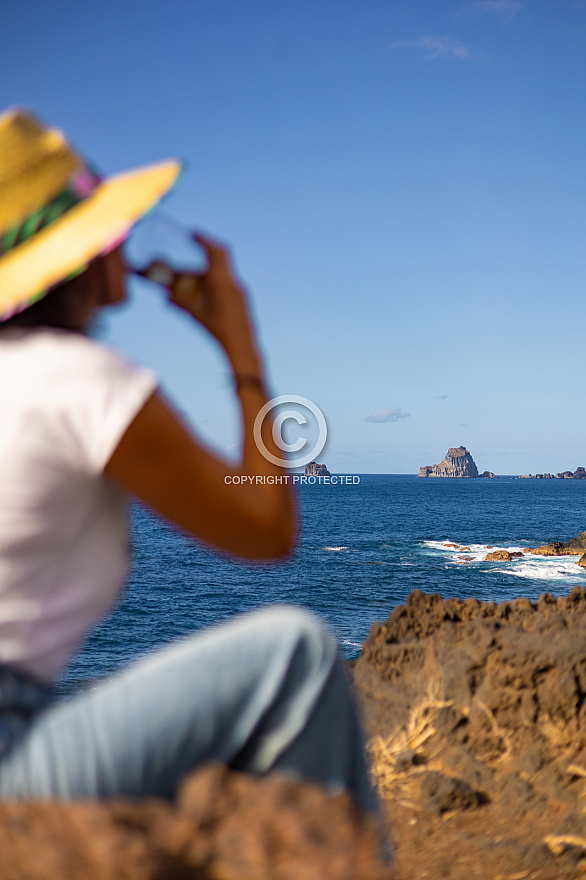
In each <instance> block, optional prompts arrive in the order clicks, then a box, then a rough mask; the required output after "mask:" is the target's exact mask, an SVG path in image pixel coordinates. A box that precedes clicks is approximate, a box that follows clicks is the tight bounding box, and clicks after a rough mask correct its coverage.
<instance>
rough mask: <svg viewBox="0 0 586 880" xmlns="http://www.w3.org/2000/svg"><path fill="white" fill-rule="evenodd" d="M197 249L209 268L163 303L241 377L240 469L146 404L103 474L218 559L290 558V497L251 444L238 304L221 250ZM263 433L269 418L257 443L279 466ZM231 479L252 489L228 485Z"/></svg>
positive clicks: (248, 369) (254, 368) (255, 357)
mask: <svg viewBox="0 0 586 880" xmlns="http://www.w3.org/2000/svg"><path fill="white" fill-rule="evenodd" d="M198 241H199V242H200V244H202V246H203V247H204V248H205V249H206V251H207V254H208V260H209V268H208V270H207V271H206V272H205V273H203V274H202V275H199V276H197V277H196V280H197V284H196V285H195V287H193V288H192V289H190V290H187V291H185V290H179V289H174V290H172V291H171V301H172V302H174V303H175V304H176V305H177V306H179V307H180V308H182V309H183V310H185V311H187V312H188V313H189V314H191V315H192V316H193V317H194V318H195V319H196V320H197V321H198V322H199V323H201V324H202V325H203V326H204V327H206V329H207V330H208V331H209V332H210V333H211V334H212V335H213V336H214V337H215V338H216V339H217V340H218V342H220V344H221V345H222V347H223V348H224V350H225V352H226V354H227V356H228V358H229V360H230V363H231V366H232V369H233V371H234V375H235V376H236V377H237V378H238V377H245V381H244V382H243V383H242V385H241V387H240V388H239V389H238V397H239V402H240V408H241V414H242V435H243V445H242V456H241V461H240V462H239V463H238V464H237V465H232V464H230V463H228V462H226V461H224V460H223V459H221V458H219V457H218V456H217V455H215V454H214V453H213V452H211V451H210V450H208V449H206V448H205V447H204V446H203V445H202V444H201V443H200V442H199V440H197V438H196V437H194V435H193V434H192V433H191V432H190V431H189V429H188V428H187V427H186V425H185V424H184V423H183V422H182V420H181V418H180V417H179V416H178V414H177V413H176V412H175V410H174V409H173V407H172V406H171V405H170V404H169V403H168V402H167V401H166V400H165V398H164V397H163V396H162V395H160V394H155V395H153V396H152V397H151V398H150V399H149V400H148V401H147V403H146V404H145V406H144V407H143V408H142V410H141V411H140V412H139V413H138V415H137V416H136V418H135V419H134V420H133V422H132V423H131V424H130V425H129V427H128V428H127V430H126V432H125V434H124V435H123V437H122V439H121V441H120V443H119V444H118V447H117V448H116V449H115V451H114V453H113V455H112V457H111V458H110V461H109V462H108V464H107V465H106V468H105V472H106V473H107V474H108V476H110V477H111V478H113V479H114V480H115V481H116V482H117V483H119V484H120V485H121V486H122V487H123V488H124V489H126V490H127V491H128V492H130V493H131V494H132V495H135V496H136V497H137V498H140V499H141V500H142V501H144V502H145V503H146V504H148V505H149V506H150V507H152V508H154V509H155V510H156V511H158V512H159V513H160V514H162V515H163V516H164V517H166V518H167V519H169V520H171V521H172V522H173V523H175V524H176V525H177V526H179V528H181V529H184V530H185V531H187V532H189V533H190V534H191V535H193V536H194V537H196V538H200V539H201V540H203V541H205V542H207V543H209V544H211V545H212V546H214V547H217V548H219V549H220V550H225V551H226V552H228V553H231V554H234V555H236V556H240V557H243V558H245V559H271V558H273V559H275V558H281V557H284V556H287V555H288V554H289V553H290V552H291V550H292V548H293V546H294V541H295V537H296V531H297V517H296V509H295V501H294V493H293V490H292V487H291V486H290V485H289V482H290V480H289V479H287V477H288V473H287V471H285V470H284V469H282V468H279V467H277V466H276V465H273V464H271V463H270V462H269V461H267V460H266V459H265V458H264V456H263V455H262V454H261V453H260V452H259V450H258V449H257V447H256V443H255V442H254V436H253V426H254V421H255V418H256V415H257V413H258V411H259V410H260V408H261V407H262V406H263V404H264V403H266V401H267V399H268V398H267V394H266V392H265V390H264V375H263V365H262V360H261V357H260V355H259V352H258V349H257V346H256V342H255V337H254V332H253V329H252V323H251V320H250V315H249V312H248V307H247V303H246V297H245V294H244V292H243V290H242V288H241V287H240V285H239V284H238V282H237V281H236V280H235V278H234V275H233V273H232V269H231V265H230V260H229V257H228V254H227V252H226V251H225V249H224V248H222V247H220V246H219V245H217V244H215V243H214V242H211V241H209V240H207V239H203V238H201V237H198ZM177 286H178V287H179V285H177ZM256 380H258V381H256ZM271 427H272V422H271V417H270V413H269V414H267V416H266V418H265V419H264V423H263V432H262V433H263V440H264V443H265V445H266V447H267V449H268V450H269V451H270V452H272V453H273V454H274V455H275V456H277V457H281V456H282V452H281V450H280V449H279V448H278V447H277V446H276V444H275V442H274V439H273V436H272V430H271ZM235 476H238V477H242V476H244V477H252V478H253V479H252V480H246V481H245V482H244V483H238V484H236V485H235V484H234V483H233V482H232V478H233V477H235ZM256 477H259V478H261V479H259V480H258V481H257V480H256ZM267 478H270V482H269V481H267Z"/></svg>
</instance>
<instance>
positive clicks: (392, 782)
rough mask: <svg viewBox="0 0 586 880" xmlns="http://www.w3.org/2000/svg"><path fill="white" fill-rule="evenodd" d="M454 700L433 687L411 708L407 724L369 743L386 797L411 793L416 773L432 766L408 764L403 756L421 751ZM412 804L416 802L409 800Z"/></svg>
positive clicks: (376, 778)
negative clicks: (439, 693) (405, 763)
mask: <svg viewBox="0 0 586 880" xmlns="http://www.w3.org/2000/svg"><path fill="white" fill-rule="evenodd" d="M452 705H453V702H452V701H451V700H442V699H440V698H439V697H438V696H437V694H435V693H434V691H433V689H432V688H431V687H430V688H429V690H428V692H427V694H426V696H425V697H424V698H423V700H421V701H420V702H419V703H417V704H416V705H415V706H414V707H413V708H412V710H411V713H410V715H409V719H408V721H407V724H406V725H404V726H403V727H399V728H397V730H395V731H394V732H393V733H392V734H391V735H390V736H389V737H387V738H386V739H385V738H383V737H381V736H375V737H373V739H371V740H370V742H369V743H368V750H369V752H370V755H371V761H372V774H373V777H374V781H375V784H376V786H377V788H378V791H379V794H380V796H381V797H382V798H388V797H390V796H391V795H393V796H395V797H397V796H398V797H399V799H401V796H403V797H404V795H405V794H406V793H407V788H408V786H409V783H410V782H411V781H412V779H413V777H414V776H415V775H417V774H419V773H421V772H424V771H426V770H429V769H430V765H429V764H425V765H424V766H420V765H417V764H412V765H410V766H404V764H403V762H402V761H401V760H400V758H401V756H402V755H404V753H405V752H410V751H412V752H417V751H418V750H419V749H421V748H422V747H423V746H424V745H425V744H426V743H427V741H428V740H429V739H430V738H431V737H432V736H433V734H434V733H435V726H434V721H435V719H436V718H437V714H438V712H439V711H440V710H441V709H444V708H445V707H446V706H452ZM407 803H409V805H410V806H415V804H413V803H411V802H410V801H409V802H407Z"/></svg>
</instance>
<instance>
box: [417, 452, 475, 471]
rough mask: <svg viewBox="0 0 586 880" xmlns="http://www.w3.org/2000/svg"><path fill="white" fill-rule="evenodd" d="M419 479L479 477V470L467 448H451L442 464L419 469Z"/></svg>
mask: <svg viewBox="0 0 586 880" xmlns="http://www.w3.org/2000/svg"><path fill="white" fill-rule="evenodd" d="M417 476H418V477H477V476H478V468H477V467H476V465H475V464H474V460H473V458H472V456H471V455H470V453H469V452H468V450H467V449H466V447H465V446H458V447H451V448H450V449H448V451H447V453H446V457H445V458H444V460H443V461H442V462H441V463H440V464H432V465H427V466H425V467H421V468H419V473H418V474H417Z"/></svg>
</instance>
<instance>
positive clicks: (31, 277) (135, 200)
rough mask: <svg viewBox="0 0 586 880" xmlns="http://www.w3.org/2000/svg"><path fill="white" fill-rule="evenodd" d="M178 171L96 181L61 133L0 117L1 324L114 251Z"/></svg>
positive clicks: (176, 167) (23, 116)
mask: <svg viewBox="0 0 586 880" xmlns="http://www.w3.org/2000/svg"><path fill="white" fill-rule="evenodd" d="M181 170H182V166H181V163H180V162H178V161H177V160H175V159H170V160H168V161H166V162H159V163H157V164H155V165H148V166H145V167H144V168H137V169H134V170H133V171H127V172H125V173H123V174H117V175H116V176H114V177H110V178H109V179H107V180H102V179H101V178H100V177H98V175H96V174H95V172H94V171H92V170H91V168H90V167H89V166H88V165H87V164H86V163H85V162H84V160H83V159H82V158H81V156H79V155H78V154H77V153H76V152H75V151H74V149H73V148H72V147H71V145H70V144H69V143H68V142H67V140H66V139H65V136H64V135H63V134H62V133H61V132H60V131H56V130H55V129H49V128H45V126H44V125H43V124H42V123H41V122H39V120H38V119H36V118H35V117H34V116H32V115H31V114H30V113H27V112H25V111H22V110H9V111H7V112H6V113H3V114H2V115H0V321H1V320H6V319H7V318H9V317H10V316H11V315H13V314H15V313H16V312H20V311H22V310H23V309H26V308H27V307H28V306H30V305H32V304H33V303H34V302H36V301H37V300H38V299H41V298H42V297H43V296H45V294H46V293H48V291H49V290H50V288H51V287H53V286H54V285H55V284H58V283H59V282H60V281H64V280H66V279H67V278H70V277H72V276H74V275H76V274H79V272H82V271H83V270H84V269H85V268H86V266H87V264H88V263H89V262H90V260H93V259H94V258H95V257H97V256H99V255H100V254H104V253H107V252H108V251H110V250H112V249H113V248H114V247H116V246H117V245H118V244H119V243H120V242H121V241H123V240H124V239H125V238H126V236H127V235H128V232H129V231H130V229H131V228H132V226H133V225H134V224H135V223H136V222H137V221H138V220H140V218H141V217H142V216H143V215H144V214H146V213H147V212H148V211H149V210H150V209H151V208H152V207H154V205H156V204H157V202H158V201H159V200H160V199H161V198H162V197H163V196H164V195H165V193H166V192H168V190H169V189H170V188H171V187H172V186H173V184H174V183H175V181H176V180H177V178H178V176H179V174H180V173H181Z"/></svg>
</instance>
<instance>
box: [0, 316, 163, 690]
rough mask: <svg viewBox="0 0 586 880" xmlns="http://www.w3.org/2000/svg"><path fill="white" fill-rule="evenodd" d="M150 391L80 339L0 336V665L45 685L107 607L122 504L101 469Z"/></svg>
mask: <svg viewBox="0 0 586 880" xmlns="http://www.w3.org/2000/svg"><path fill="white" fill-rule="evenodd" d="M156 386H157V380H156V377H155V375H154V373H152V372H151V371H150V370H147V369H143V368H137V367H135V366H131V365H130V364H128V363H126V362H125V361H124V360H122V359H121V358H120V357H119V356H118V355H117V354H115V353H114V352H112V351H110V350H109V349H108V348H106V347H104V346H103V345H101V344H99V343H96V342H94V341H93V340H91V339H88V338H86V337H85V336H81V335H78V334H73V333H67V332H65V331H60V330H50V329H44V328H43V329H35V330H31V331H29V330H26V331H14V330H13V331H9V330H4V331H3V332H2V331H0V663H1V662H5V663H11V664H14V665H15V666H17V667H19V668H20V669H24V670H26V671H28V672H31V673H33V674H34V675H37V676H38V677H40V678H42V679H45V680H51V679H54V678H56V677H57V676H58V675H59V673H60V672H61V671H62V669H63V667H64V666H65V665H66V664H67V662H68V660H69V659H70V658H71V656H72V654H73V653H74V652H75V650H76V649H77V647H78V646H79V644H80V642H81V641H82V640H83V637H84V636H85V635H86V633H87V632H88V630H89V629H90V628H91V627H92V626H93V625H94V624H95V622H96V621H97V620H98V619H99V618H101V617H103V616H104V614H105V613H106V612H107V611H108V609H110V608H111V606H112V605H113V603H114V602H115V600H116V598H117V596H118V594H119V592H120V589H121V587H122V584H123V582H124V579H125V576H126V573H127V568H128V559H129V553H128V533H127V498H126V495H125V493H124V492H123V491H122V490H121V489H119V488H118V486H116V485H115V484H114V483H113V482H112V481H111V480H109V479H108V478H107V477H106V476H104V475H103V469H104V467H105V465H106V464H107V462H108V461H109V459H110V457H111V455H112V453H113V452H114V450H115V449H116V447H117V445H118V443H119V441H120V439H121V438H122V435H123V434H124V432H125V430H126V428H127V427H128V425H129V424H130V422H131V421H132V420H133V418H134V417H135V415H136V414H137V413H138V412H139V411H140V409H141V408H142V407H143V405H144V404H145V402H146V400H147V399H148V398H149V397H150V395H151V394H152V393H153V391H154V390H155V388H156Z"/></svg>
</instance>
